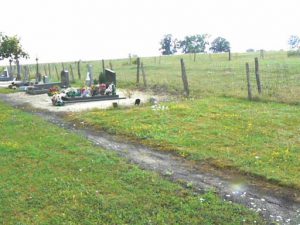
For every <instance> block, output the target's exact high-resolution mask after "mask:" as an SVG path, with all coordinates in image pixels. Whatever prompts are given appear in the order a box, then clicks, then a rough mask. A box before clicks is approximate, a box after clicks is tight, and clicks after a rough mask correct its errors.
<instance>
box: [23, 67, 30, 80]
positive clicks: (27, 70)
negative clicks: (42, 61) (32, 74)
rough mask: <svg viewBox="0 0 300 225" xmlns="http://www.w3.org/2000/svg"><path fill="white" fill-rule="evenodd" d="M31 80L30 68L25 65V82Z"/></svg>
mask: <svg viewBox="0 0 300 225" xmlns="http://www.w3.org/2000/svg"><path fill="white" fill-rule="evenodd" d="M28 81H29V68H28V66H25V67H24V83H26V82H28Z"/></svg>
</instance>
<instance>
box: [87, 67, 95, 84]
mask: <svg viewBox="0 0 300 225" xmlns="http://www.w3.org/2000/svg"><path fill="white" fill-rule="evenodd" d="M88 71H89V73H88V75H89V78H90V83H89V87H90V86H92V84H93V83H94V79H93V67H92V65H88Z"/></svg>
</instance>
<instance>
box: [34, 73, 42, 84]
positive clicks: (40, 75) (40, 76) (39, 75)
mask: <svg viewBox="0 0 300 225" xmlns="http://www.w3.org/2000/svg"><path fill="white" fill-rule="evenodd" d="M41 80H42V74H40V73H37V74H36V75H35V83H40V82H41Z"/></svg>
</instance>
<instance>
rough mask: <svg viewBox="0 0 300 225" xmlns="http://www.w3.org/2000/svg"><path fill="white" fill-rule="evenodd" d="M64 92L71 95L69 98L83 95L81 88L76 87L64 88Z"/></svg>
mask: <svg viewBox="0 0 300 225" xmlns="http://www.w3.org/2000/svg"><path fill="white" fill-rule="evenodd" d="M62 92H63V93H65V94H66V96H67V97H69V98H74V97H77V96H81V92H80V90H78V89H76V88H67V89H66V90H63V91H62Z"/></svg>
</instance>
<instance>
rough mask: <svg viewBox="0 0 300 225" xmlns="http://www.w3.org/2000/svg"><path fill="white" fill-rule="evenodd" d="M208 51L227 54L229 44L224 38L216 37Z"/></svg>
mask: <svg viewBox="0 0 300 225" xmlns="http://www.w3.org/2000/svg"><path fill="white" fill-rule="evenodd" d="M209 49H210V50H212V51H213V52H229V51H230V43H229V41H227V40H226V39H225V38H222V37H217V38H216V39H215V40H213V41H212V43H211V47H210V48H209Z"/></svg>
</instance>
